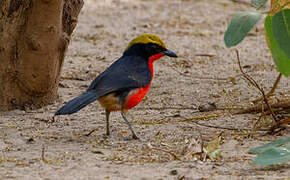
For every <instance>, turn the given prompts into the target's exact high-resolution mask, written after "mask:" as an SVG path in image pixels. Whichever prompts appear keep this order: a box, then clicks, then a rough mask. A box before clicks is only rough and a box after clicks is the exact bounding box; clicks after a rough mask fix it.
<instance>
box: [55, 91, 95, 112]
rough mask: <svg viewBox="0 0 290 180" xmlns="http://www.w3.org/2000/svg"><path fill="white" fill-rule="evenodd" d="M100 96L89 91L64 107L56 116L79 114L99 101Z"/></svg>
mask: <svg viewBox="0 0 290 180" xmlns="http://www.w3.org/2000/svg"><path fill="white" fill-rule="evenodd" d="M98 98H99V96H98V95H97V94H96V93H95V92H92V91H87V92H85V93H83V94H82V95H80V96H78V97H76V98H74V99H72V100H70V101H69V102H68V103H67V104H66V105H64V106H62V107H61V108H60V109H59V110H58V111H57V112H56V113H55V115H64V114H72V113H75V112H78V111H79V110H80V109H82V108H84V107H85V106H87V105H88V104H90V103H92V102H94V101H95V100H97V99H98Z"/></svg>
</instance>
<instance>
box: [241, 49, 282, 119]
mask: <svg viewBox="0 0 290 180" xmlns="http://www.w3.org/2000/svg"><path fill="white" fill-rule="evenodd" d="M236 54H237V60H238V65H239V68H240V71H241V72H242V74H243V76H244V77H245V78H246V79H247V80H248V81H249V82H250V83H251V84H252V85H253V86H254V87H256V88H257V89H258V90H259V91H260V92H261V94H262V96H263V101H264V102H265V104H266V105H267V107H268V110H269V111H270V113H271V115H272V117H273V119H274V121H275V122H276V123H278V122H279V120H278V119H277V117H276V116H275V113H274V111H273V109H272V108H271V105H270V104H269V102H268V99H267V97H266V95H265V91H264V89H263V88H261V87H260V86H259V85H258V83H257V82H256V81H255V80H254V79H253V78H252V77H251V76H249V75H248V74H247V73H245V72H244V70H243V68H242V66H241V61H240V55H239V51H238V50H236Z"/></svg>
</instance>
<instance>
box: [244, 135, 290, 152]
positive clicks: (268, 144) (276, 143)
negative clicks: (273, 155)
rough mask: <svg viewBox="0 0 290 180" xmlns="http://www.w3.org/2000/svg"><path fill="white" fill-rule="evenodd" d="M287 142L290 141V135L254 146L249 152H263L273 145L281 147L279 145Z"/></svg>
mask: <svg viewBox="0 0 290 180" xmlns="http://www.w3.org/2000/svg"><path fill="white" fill-rule="evenodd" d="M287 143H290V137H289V138H285V139H278V140H276V141H273V142H270V143H267V144H264V145H263V146H259V147H256V148H253V149H251V150H250V151H249V153H250V154H258V153H261V152H263V151H266V150H268V149H271V148H273V147H279V146H282V145H284V144H287Z"/></svg>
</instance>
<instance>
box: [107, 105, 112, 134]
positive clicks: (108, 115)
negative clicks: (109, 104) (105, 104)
mask: <svg viewBox="0 0 290 180" xmlns="http://www.w3.org/2000/svg"><path fill="white" fill-rule="evenodd" d="M110 112H111V111H108V110H106V123H107V132H106V135H107V136H110V122H109V117H110Z"/></svg>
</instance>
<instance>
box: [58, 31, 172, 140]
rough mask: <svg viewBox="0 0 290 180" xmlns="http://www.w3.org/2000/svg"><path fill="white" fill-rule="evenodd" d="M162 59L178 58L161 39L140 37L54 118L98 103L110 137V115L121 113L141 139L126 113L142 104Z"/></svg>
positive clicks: (136, 137) (144, 35)
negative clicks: (103, 113)
mask: <svg viewBox="0 0 290 180" xmlns="http://www.w3.org/2000/svg"><path fill="white" fill-rule="evenodd" d="M163 56H168V57H173V58H177V55H176V54H175V53H174V52H173V51H171V50H169V49H167V48H166V45H165V44H164V42H163V41H162V40H161V39H160V38H159V37H158V36H156V35H153V34H142V35H139V36H137V37H136V38H134V39H133V40H131V41H130V43H129V45H128V46H127V48H126V49H125V51H124V52H123V54H122V56H121V57H120V58H119V59H117V60H116V61H115V62H113V63H112V64H111V65H110V66H109V67H108V68H107V69H106V70H105V71H103V72H102V73H101V74H99V75H98V76H97V77H96V78H95V79H94V80H93V81H92V82H91V84H90V86H89V87H88V89H87V90H86V91H85V92H84V93H82V94H81V95H80V96H78V97H76V98H74V99H72V100H70V101H69V102H67V103H66V104H65V105H64V106H62V107H61V108H60V109H59V110H58V111H56V113H55V115H68V114H73V113H76V112H78V111H79V110H80V109H82V108H84V107H85V106H87V105H88V104H90V103H92V102H94V101H96V100H98V101H99V103H100V105H101V106H102V107H103V108H104V109H105V112H106V113H105V114H106V135H107V136H110V123H109V117H110V113H111V112H113V111H120V112H121V116H122V118H123V119H124V120H125V122H126V124H127V126H128V127H129V129H130V131H131V132H132V137H133V139H139V138H138V136H137V135H136V133H135V132H134V130H133V128H132V126H131V124H130V123H129V121H128V119H127V117H126V113H127V112H128V110H129V109H131V108H133V107H135V106H136V105H137V104H139V103H140V102H141V100H142V99H143V98H144V96H145V95H146V93H147V92H148V90H149V88H150V85H151V82H152V79H153V62H154V61H156V60H158V59H160V58H161V57H163Z"/></svg>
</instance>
